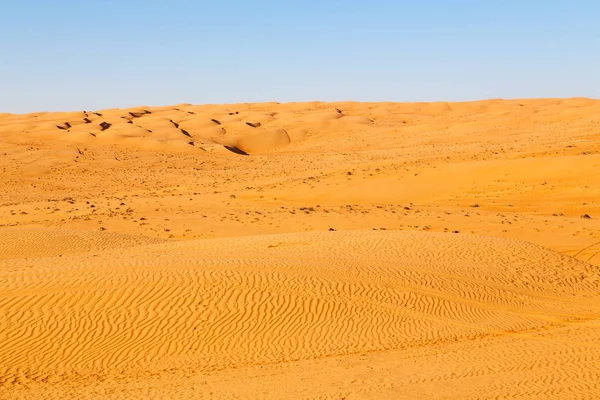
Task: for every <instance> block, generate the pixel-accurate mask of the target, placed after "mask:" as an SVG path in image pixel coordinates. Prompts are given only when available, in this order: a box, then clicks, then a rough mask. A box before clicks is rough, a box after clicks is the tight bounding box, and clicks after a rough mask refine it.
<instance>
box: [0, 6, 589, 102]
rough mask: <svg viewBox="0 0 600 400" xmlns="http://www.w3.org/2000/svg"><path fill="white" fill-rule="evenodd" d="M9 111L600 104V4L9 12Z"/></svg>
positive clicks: (4, 66)
mask: <svg viewBox="0 0 600 400" xmlns="http://www.w3.org/2000/svg"><path fill="white" fill-rule="evenodd" d="M0 54H1V55H0V112H28V111H55V110H83V109H86V110H89V109H101V108H109V107H127V106H137V105H149V106H152V105H168V104H176V103H194V104H199V103H233V102H254V101H280V102H287V101H307V100H323V101H333V100H357V101H435V100H447V101H454V100H472V99H482V98H520V97H579V96H584V97H595V98H598V97H600V1H598V0H588V1H584V0H561V1H554V0H546V1H542V0H529V1H528V0H518V1H517V0H488V1H486V0H470V1H468V0H437V1H435V0H412V1H402V0H395V1H393V0H371V1H367V0H360V1H358V0H339V1H337V0H302V1H300V0H298V1H295V0H289V1H286V0H277V1H275V0H272V1H267V0H254V1H252V0H229V1H227V0H221V1H219V0H213V1H201V0H200V1H186V0H171V1H167V0H160V1H158V0H144V1H141V0H140V1H138V0H121V1H117V0H72V1H65V0H63V1H61V0H54V1H50V0H43V1H42V0H38V1H33V0H6V1H3V2H2V5H1V7H0Z"/></svg>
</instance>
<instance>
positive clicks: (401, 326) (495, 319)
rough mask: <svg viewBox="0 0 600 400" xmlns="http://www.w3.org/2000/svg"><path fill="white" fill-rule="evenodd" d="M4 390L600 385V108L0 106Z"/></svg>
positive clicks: (368, 392)
mask: <svg viewBox="0 0 600 400" xmlns="http://www.w3.org/2000/svg"><path fill="white" fill-rule="evenodd" d="M0 146H1V147H0V185H1V186H0V187H1V188H2V190H0V399H31V398H40V399H69V398H74V399H86V398H108V399H125V398H133V399H147V398H158V399H186V398H206V399H213V398H214V399H236V398H241V399H283V398H292V399H296V398H297V399H348V400H349V399H391V398H407V399H414V398H447V399H454V398H473V399H475V398H477V399H491V398H561V399H563V398H590V399H592V398H600V346H598V343H599V342H600V101H596V100H590V99H540V100H511V101H505V100H488V101H479V102H468V103H411V104H398V103H351V102H349V103H320V102H313V103H289V104H278V103H264V104H236V105H205V106H193V105H189V104H182V105H177V106H171V107H140V108H135V109H126V110H123V109H110V110H101V111H93V112H92V111H82V112H69V113H34V114H26V115H12V114H0Z"/></svg>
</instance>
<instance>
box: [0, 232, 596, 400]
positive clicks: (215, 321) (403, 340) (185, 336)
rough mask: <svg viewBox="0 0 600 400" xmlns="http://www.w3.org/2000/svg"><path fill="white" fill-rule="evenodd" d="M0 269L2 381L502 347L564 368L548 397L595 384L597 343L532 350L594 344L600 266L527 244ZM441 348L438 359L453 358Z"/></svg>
mask: <svg viewBox="0 0 600 400" xmlns="http://www.w3.org/2000/svg"><path fill="white" fill-rule="evenodd" d="M440 254H443V255H444V256H443V257H440ZM1 267H2V271H6V272H4V273H3V276H2V278H3V282H4V285H3V289H2V292H1V293H0V296H1V299H2V303H0V307H1V310H2V314H3V316H4V317H3V319H4V320H3V323H4V324H5V326H6V327H8V329H4V330H3V337H2V343H3V345H2V348H1V351H0V365H3V366H7V367H4V368H3V370H2V375H1V376H2V380H3V384H4V387H5V388H7V387H8V388H10V387H11V385H15V384H23V383H28V382H30V381H33V382H35V385H34V386H37V385H39V384H42V383H44V382H51V383H54V384H57V385H64V384H67V385H73V384H75V383H81V384H83V383H87V382H89V381H90V380H100V381H101V383H98V385H100V386H101V387H102V386H105V385H109V384H110V383H115V382H119V381H125V382H133V381H135V379H136V377H137V376H138V375H139V374H142V375H150V376H155V377H158V378H168V375H169V374H181V373H184V374H206V373H210V372H211V371H219V370H224V369H232V368H233V369H238V368H240V367H244V366H252V365H257V364H258V365H262V364H273V363H282V362H289V361H296V360H315V359H318V358H323V357H331V356H345V355H354V357H360V355H359V354H364V353H369V352H377V351H383V350H385V351H390V350H402V351H404V352H413V351H417V350H418V349H421V348H422V347H424V346H435V347H443V346H444V345H451V344H455V343H456V342H469V341H477V342H480V343H479V344H481V343H486V342H488V341H493V342H498V341H505V342H506V346H507V347H509V348H510V349H511V351H513V352H515V353H516V354H515V356H517V357H518V358H519V364H521V365H522V364H529V365H535V364H536V363H548V364H550V363H553V365H552V367H553V368H555V369H557V372H556V373H555V374H554V373H553V375H556V376H555V378H554V379H555V382H554V383H553V382H552V381H550V382H548V383H547V384H546V385H545V390H546V391H547V393H556V394H558V393H559V391H561V390H563V389H562V388H563V387H564V385H566V384H567V383H571V384H575V383H578V384H585V387H582V389H585V390H588V391H590V392H589V393H592V392H595V391H596V393H598V392H597V391H598V390H600V386H598V384H597V382H599V381H600V373H598V371H597V370H594V366H597V365H600V350H598V349H597V346H593V342H590V339H591V338H589V337H588V338H587V339H586V340H583V341H581V342H580V343H577V344H575V343H571V348H569V349H568V351H567V350H565V348H564V346H559V347H558V348H557V349H555V350H554V351H553V352H551V353H547V352H544V353H541V354H536V353H535V352H532V351H531V349H530V348H529V346H530V343H533V344H536V343H537V342H538V341H539V340H544V338H545V337H549V339H547V340H551V341H552V343H554V342H558V343H560V342H565V341H567V342H568V341H569V340H572V338H573V336H572V335H573V333H572V332H571V329H574V330H577V331H579V332H578V333H577V335H583V334H584V333H585V334H587V335H595V337H598V336H597V335H598V334H599V333H600V329H599V328H600V324H598V323H597V321H596V318H597V316H598V312H600V301H599V300H600V299H599V294H598V282H599V280H600V270H599V269H598V268H597V267H594V266H591V265H589V264H585V263H583V262H580V261H577V260H574V259H573V258H570V257H567V256H561V255H559V254H557V253H554V252H551V251H548V250H545V249H543V248H541V247H537V246H534V245H529V244H526V243H522V242H517V241H510V240H503V239H493V238H486V237H478V236H471V235H469V236H467V235H464V236H463V235H445V234H435V233H393V232H373V233H371V232H327V233H304V234H288V235H275V236H258V237H244V238H237V239H216V240H202V241H191V242H180V243H170V244H156V245H149V246H148V245H146V246H140V247H135V248H131V249H130V251H128V252H127V253H123V252H122V251H104V252H102V251H100V252H96V254H95V256H93V257H91V256H90V255H73V256H69V257H68V258H66V259H65V258H64V257H63V259H62V260H56V259H28V260H22V259H13V260H5V261H3V262H2V264H1ZM569 327H571V328H570V329H567V328H569ZM515 347H516V348H515ZM559 349H560V350H559ZM405 355H406V354H405ZM470 356H471V355H468V354H467V355H465V354H463V357H464V360H463V362H464V363H470V362H472V360H471V359H470ZM549 356H550V359H549V358H548V357H549ZM438 357H439V358H438V363H441V364H443V363H445V362H449V361H450V360H448V359H447V358H451V359H452V358H454V357H456V354H452V355H448V356H444V355H443V354H440V355H439V356H438ZM451 361H454V360H451ZM398 364H400V363H398ZM482 364H483V365H482ZM485 364H486V363H485V362H484V361H483V360H478V362H477V363H476V364H475V365H474V366H473V368H474V373H480V374H487V375H495V379H497V384H498V385H499V387H501V388H504V387H503V386H502V384H503V383H506V382H512V384H514V383H515V382H518V384H519V385H520V386H521V387H523V391H522V393H523V394H525V393H526V392H527V387H528V385H529V384H530V381H529V380H530V379H531V378H530V377H527V375H525V376H523V374H522V371H521V369H520V368H515V369H514V370H510V369H508V370H505V369H506V366H503V365H501V366H498V367H499V369H500V371H497V372H494V371H493V370H492V371H490V370H485V369H483V366H484V365H485ZM492 365H493V364H492V362H489V361H488V364H487V366H486V367H487V368H491V367H492ZM405 367H406V366H405ZM567 367H568V368H569V369H574V370H575V371H579V372H578V373H584V372H585V373H586V374H587V375H588V378H587V380H588V381H587V383H585V382H579V379H578V378H577V374H573V373H569V372H568V371H562V372H561V371H560V369H562V368H567ZM476 371H478V372H476ZM593 371H596V372H593ZM445 373H447V372H445ZM427 374H428V377H427V378H425V377H422V378H423V379H430V380H435V379H443V376H438V375H437V373H436V370H435V369H433V370H431V371H429V372H428V373H427ZM590 374H591V375H590ZM379 378H382V377H379ZM73 379H75V382H73ZM155 379H156V378H155ZM65 381H66V382H65ZM390 384H392V385H393V384H394V383H393V382H390ZM138 385H139V383H138ZM406 385H407V386H409V390H410V386H411V384H410V383H406ZM374 389H375V390H379V389H380V388H377V387H375V388H374ZM94 390H99V389H98V388H94ZM188 390H189V388H188ZM196 390H199V389H198V388H196ZM480 390H483V387H480ZM481 394H483V392H482V393H481ZM489 394H490V393H489V392H487V393H486V395H489ZM498 394H501V392H498ZM56 396H57V397H62V398H64V396H66V393H60V395H59V394H56Z"/></svg>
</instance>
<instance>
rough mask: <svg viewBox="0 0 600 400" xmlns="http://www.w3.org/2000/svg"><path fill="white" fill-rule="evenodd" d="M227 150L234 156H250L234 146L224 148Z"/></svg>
mask: <svg viewBox="0 0 600 400" xmlns="http://www.w3.org/2000/svg"><path fill="white" fill-rule="evenodd" d="M224 147H225V148H226V149H227V150H229V151H231V152H232V153H235V154H240V155H242V156H249V155H250V154H248V153H246V152H245V151H244V150H240V149H238V148H237V147H235V146H224Z"/></svg>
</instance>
